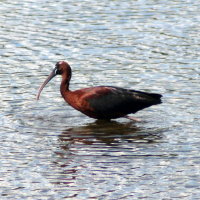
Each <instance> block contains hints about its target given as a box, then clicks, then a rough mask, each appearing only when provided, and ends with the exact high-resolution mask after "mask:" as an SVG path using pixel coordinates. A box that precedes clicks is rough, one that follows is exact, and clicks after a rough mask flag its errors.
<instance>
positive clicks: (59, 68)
mask: <svg viewBox="0 0 200 200" xmlns="http://www.w3.org/2000/svg"><path fill="white" fill-rule="evenodd" d="M56 75H62V76H64V75H65V77H66V78H67V79H68V80H70V78H71V67H70V65H69V64H68V63H67V62H65V61H60V62H57V63H56V65H55V68H54V69H53V71H52V72H51V73H50V74H49V76H48V77H47V79H46V80H45V81H44V83H43V84H42V85H41V86H40V88H39V90H38V94H37V100H39V97H40V94H41V92H42V90H43V88H44V87H45V86H46V85H47V83H48V82H49V81H50V80H51V79H52V78H53V77H55V76H56Z"/></svg>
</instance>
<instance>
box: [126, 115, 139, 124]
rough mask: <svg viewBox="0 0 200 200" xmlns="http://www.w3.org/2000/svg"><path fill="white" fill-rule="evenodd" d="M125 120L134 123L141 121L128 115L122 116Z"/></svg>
mask: <svg viewBox="0 0 200 200" xmlns="http://www.w3.org/2000/svg"><path fill="white" fill-rule="evenodd" d="M124 117H125V118H126V119H130V120H132V121H135V122H141V121H142V120H141V119H139V118H136V117H131V116H128V115H126V116H124Z"/></svg>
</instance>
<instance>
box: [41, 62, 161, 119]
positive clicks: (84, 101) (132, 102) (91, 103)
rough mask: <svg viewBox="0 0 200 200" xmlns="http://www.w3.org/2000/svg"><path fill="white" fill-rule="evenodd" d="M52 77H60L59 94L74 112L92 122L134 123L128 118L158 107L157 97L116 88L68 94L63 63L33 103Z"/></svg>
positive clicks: (67, 68) (68, 69) (67, 70)
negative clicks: (121, 118) (117, 120)
mask: <svg viewBox="0 0 200 200" xmlns="http://www.w3.org/2000/svg"><path fill="white" fill-rule="evenodd" d="M56 75H61V76H62V81H61V85H60V92H61V95H62V97H63V98H64V100H65V101H66V102H67V103H68V104H69V105H71V106H72V107H73V108H75V109H76V110H78V111H80V112H82V113H83V114H85V115H87V116H89V117H92V118H95V119H106V120H110V119H116V118H119V117H126V118H129V119H134V118H132V117H129V116H128V114H131V113H136V112H137V111H139V110H142V109H144V108H147V107H149V106H152V105H156V104H160V103H162V102H161V97H162V95H160V94H155V93H147V92H141V91H137V90H129V89H124V88H120V87H112V86H97V87H90V88H84V89H79V90H75V91H71V90H70V89H69V82H70V79H71V76H72V70H71V67H70V65H69V64H68V63H67V62H65V61H60V62H57V63H56V66H55V68H54V70H53V71H52V72H51V74H50V75H49V76H48V77H47V79H46V80H45V81H44V83H43V84H42V85H41V87H40V88H39V91H38V95H37V100H38V99H39V97H40V93H41V92H42V90H43V88H44V87H45V85H46V84H47V83H48V82H49V81H50V80H51V79H52V78H53V77H55V76H56Z"/></svg>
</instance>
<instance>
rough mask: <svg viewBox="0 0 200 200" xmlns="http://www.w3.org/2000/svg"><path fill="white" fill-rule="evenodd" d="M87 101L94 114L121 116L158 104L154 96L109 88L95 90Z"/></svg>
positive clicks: (103, 87)
mask: <svg viewBox="0 0 200 200" xmlns="http://www.w3.org/2000/svg"><path fill="white" fill-rule="evenodd" d="M155 95H156V94H155ZM87 101H88V102H89V105H90V107H91V108H92V109H93V110H95V111H96V112H99V113H107V114H109V113H121V114H123V115H126V114H129V113H135V112H137V111H138V110H141V109H143V108H146V107H149V106H151V105H154V104H158V98H155V96H154V95H153V96H151V95H149V94H148V93H144V92H139V91H135V90H126V89H123V88H118V87H109V86H108V87H107V86H101V87H98V88H96V89H95V92H94V93H92V94H91V96H88V98H87Z"/></svg>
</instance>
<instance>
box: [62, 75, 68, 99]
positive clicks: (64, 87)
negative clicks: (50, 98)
mask: <svg viewBox="0 0 200 200" xmlns="http://www.w3.org/2000/svg"><path fill="white" fill-rule="evenodd" d="M69 81H70V77H66V76H63V77H62V81H61V85H60V92H61V94H62V96H63V98H64V96H65V94H66V93H67V92H69V91H70V90H69Z"/></svg>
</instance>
